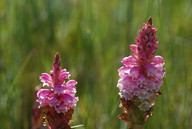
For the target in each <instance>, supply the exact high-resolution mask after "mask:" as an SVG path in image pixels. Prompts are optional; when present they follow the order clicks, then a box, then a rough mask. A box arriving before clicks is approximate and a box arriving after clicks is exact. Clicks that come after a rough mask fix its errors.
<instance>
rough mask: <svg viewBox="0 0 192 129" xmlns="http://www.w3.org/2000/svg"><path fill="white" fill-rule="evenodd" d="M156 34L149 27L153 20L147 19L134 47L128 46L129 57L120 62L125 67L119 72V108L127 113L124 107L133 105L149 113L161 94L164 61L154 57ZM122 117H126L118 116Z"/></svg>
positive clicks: (156, 42)
mask: <svg viewBox="0 0 192 129" xmlns="http://www.w3.org/2000/svg"><path fill="white" fill-rule="evenodd" d="M156 31H157V29H156V28H153V27H152V19H151V18H149V20H148V22H147V24H145V23H144V24H143V27H142V29H140V30H139V35H138V36H137V37H136V45H130V49H131V52H132V55H131V56H129V57H125V58H123V60H122V61H121V62H122V63H123V64H124V66H122V67H121V68H120V69H119V70H118V71H119V76H120V79H119V81H118V84H117V87H118V88H119V89H120V92H119V95H120V97H121V105H120V106H121V107H122V108H123V109H124V110H128V109H125V108H124V106H125V103H127V104H128V105H135V106H136V107H137V108H138V109H139V110H141V111H143V112H147V111H150V110H151V108H152V106H153V105H154V100H155V98H156V97H157V96H158V95H159V94H160V91H159V88H160V86H161V85H162V83H163V81H162V78H163V77H165V73H164V72H163V71H162V70H164V69H165V68H163V66H164V64H165V63H164V59H163V57H161V56H155V53H156V51H157V48H158V45H159V42H158V41H157V37H156ZM123 105H124V106H123ZM129 107H130V106H128V108H129ZM129 110H130V109H129ZM130 111H131V110H130ZM126 112H129V111H126ZM124 115H125V114H124ZM127 115H130V113H127ZM123 117H125V116H122V115H121V116H120V118H123ZM129 117H130V116H129Z"/></svg>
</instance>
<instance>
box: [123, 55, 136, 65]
mask: <svg viewBox="0 0 192 129" xmlns="http://www.w3.org/2000/svg"><path fill="white" fill-rule="evenodd" d="M121 62H122V63H123V64H124V65H126V66H130V65H137V59H136V58H135V57H134V56H129V57H125V58H123V60H122V61H121Z"/></svg>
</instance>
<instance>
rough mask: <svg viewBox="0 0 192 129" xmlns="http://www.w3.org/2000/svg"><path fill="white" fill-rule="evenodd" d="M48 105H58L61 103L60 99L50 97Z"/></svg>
mask: <svg viewBox="0 0 192 129" xmlns="http://www.w3.org/2000/svg"><path fill="white" fill-rule="evenodd" d="M48 103H49V106H50V107H53V106H58V105H59V104H60V103H61V101H60V100H58V99H57V98H55V97H52V98H51V99H50V100H49V102H48Z"/></svg>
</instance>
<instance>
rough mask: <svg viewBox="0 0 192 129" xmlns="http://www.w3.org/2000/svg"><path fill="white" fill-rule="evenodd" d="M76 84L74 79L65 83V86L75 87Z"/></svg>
mask: <svg viewBox="0 0 192 129" xmlns="http://www.w3.org/2000/svg"><path fill="white" fill-rule="evenodd" d="M76 84H77V82H76V81H75V80H69V81H68V82H67V83H66V84H65V87H66V88H75V85H76Z"/></svg>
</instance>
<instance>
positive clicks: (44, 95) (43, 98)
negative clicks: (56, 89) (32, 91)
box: [37, 89, 52, 106]
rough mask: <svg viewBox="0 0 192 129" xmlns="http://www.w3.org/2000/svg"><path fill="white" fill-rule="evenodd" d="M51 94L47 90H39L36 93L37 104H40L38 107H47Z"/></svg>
mask: <svg viewBox="0 0 192 129" xmlns="http://www.w3.org/2000/svg"><path fill="white" fill-rule="evenodd" d="M51 93H52V91H51V90H48V89H40V90H39V91H38V92H37V97H38V99H37V102H39V103H40V106H44V105H47V104H48V102H49V98H48V97H49V95H50V94H51Z"/></svg>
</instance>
